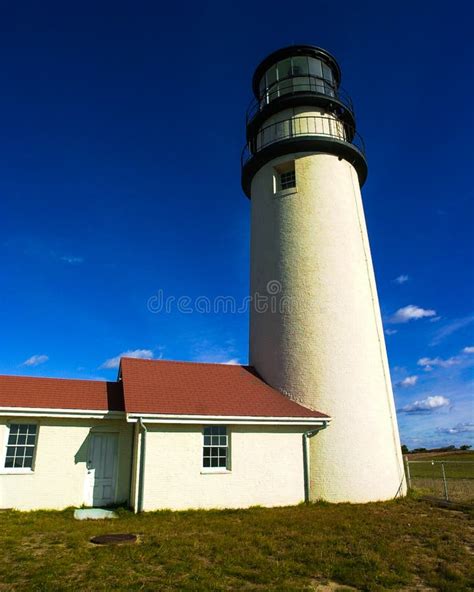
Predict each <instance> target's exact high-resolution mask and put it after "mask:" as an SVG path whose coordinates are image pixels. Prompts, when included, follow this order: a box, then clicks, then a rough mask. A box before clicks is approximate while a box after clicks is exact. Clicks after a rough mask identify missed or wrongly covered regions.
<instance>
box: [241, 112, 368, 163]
mask: <svg viewBox="0 0 474 592" xmlns="http://www.w3.org/2000/svg"><path fill="white" fill-rule="evenodd" d="M302 136H306V137H314V138H318V137H324V138H328V137H330V138H334V139H336V140H339V141H342V142H347V143H348V144H352V145H353V146H354V147H355V148H357V150H358V151H359V152H361V153H362V154H363V155H365V145H364V140H363V139H362V138H361V136H360V135H359V134H358V133H357V132H356V131H355V129H354V128H353V127H352V126H351V125H348V124H346V123H344V122H342V121H341V120H340V119H336V118H334V117H330V116H323V115H321V116H320V115H308V116H306V115H303V116H298V117H292V118H290V119H285V120H283V121H278V122H275V123H272V124H270V125H267V126H265V127H263V128H261V129H259V131H258V133H257V134H256V136H255V138H254V139H253V140H252V141H250V142H249V143H248V144H247V145H246V146H245V147H244V149H243V151H242V157H241V163H242V166H244V165H245V164H246V163H247V162H248V161H249V160H250V159H251V158H252V156H254V155H255V154H256V153H258V152H260V151H261V150H263V149H264V148H266V147H267V146H270V145H271V144H275V143H276V142H281V141H282V140H289V139H292V138H298V137H302Z"/></svg>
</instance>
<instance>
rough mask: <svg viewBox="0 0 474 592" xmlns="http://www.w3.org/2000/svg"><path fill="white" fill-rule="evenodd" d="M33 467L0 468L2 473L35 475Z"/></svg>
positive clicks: (0, 473)
mask: <svg viewBox="0 0 474 592" xmlns="http://www.w3.org/2000/svg"><path fill="white" fill-rule="evenodd" d="M33 474H34V471H33V470H32V469H0V475H33Z"/></svg>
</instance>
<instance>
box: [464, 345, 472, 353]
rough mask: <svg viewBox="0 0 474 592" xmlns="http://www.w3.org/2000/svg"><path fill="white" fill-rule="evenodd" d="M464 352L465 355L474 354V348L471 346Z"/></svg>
mask: <svg viewBox="0 0 474 592" xmlns="http://www.w3.org/2000/svg"><path fill="white" fill-rule="evenodd" d="M462 351H463V353H464V354H474V346H473V345H469V346H468V347H465V348H464V349H463V350H462Z"/></svg>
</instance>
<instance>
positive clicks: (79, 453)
mask: <svg viewBox="0 0 474 592" xmlns="http://www.w3.org/2000/svg"><path fill="white" fill-rule="evenodd" d="M19 421H23V422H27V423H37V424H38V426H39V430H38V438H37V448H36V458H35V464H34V471H33V472H32V473H26V474H23V473H11V474H8V472H7V473H5V471H8V469H4V468H3V459H4V447H5V443H6V433H7V431H8V428H7V427H6V426H7V422H11V423H16V422H19ZM132 430H133V426H131V425H130V424H127V423H126V422H125V419H123V420H121V421H120V420H86V419H59V418H3V417H2V418H0V446H1V447H2V449H1V452H0V458H1V459H2V467H1V468H0V508H16V509H20V510H34V509H62V508H65V507H68V506H80V505H82V504H83V503H84V502H85V480H86V478H87V468H86V462H87V450H88V449H87V446H88V436H89V434H90V433H91V431H99V432H101V431H113V432H117V433H118V434H119V450H118V458H119V462H118V475H117V489H116V502H122V501H127V500H128V497H129V487H130V467H131V438H132Z"/></svg>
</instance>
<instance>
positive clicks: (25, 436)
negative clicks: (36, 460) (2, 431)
mask: <svg viewBox="0 0 474 592" xmlns="http://www.w3.org/2000/svg"><path fill="white" fill-rule="evenodd" d="M36 431H37V429H36V425H35V424H12V425H10V429H9V435H8V445H7V450H6V456H5V467H6V468H15V469H21V468H24V467H26V468H32V466H33V456H34V450H35V444H36Z"/></svg>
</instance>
